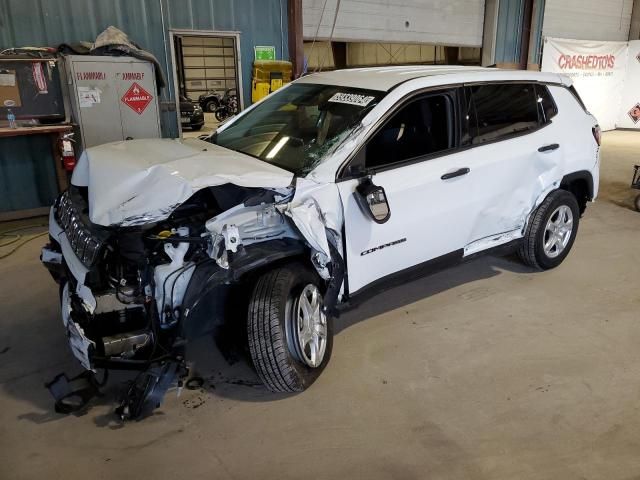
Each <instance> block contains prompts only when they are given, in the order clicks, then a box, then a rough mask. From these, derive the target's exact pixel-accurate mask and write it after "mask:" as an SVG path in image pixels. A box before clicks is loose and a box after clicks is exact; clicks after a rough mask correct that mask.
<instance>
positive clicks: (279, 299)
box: [247, 263, 333, 392]
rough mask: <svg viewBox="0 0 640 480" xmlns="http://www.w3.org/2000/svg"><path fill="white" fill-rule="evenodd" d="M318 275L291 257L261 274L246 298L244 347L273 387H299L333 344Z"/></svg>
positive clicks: (316, 372)
mask: <svg viewBox="0 0 640 480" xmlns="http://www.w3.org/2000/svg"><path fill="white" fill-rule="evenodd" d="M319 285H320V281H319V278H318V276H317V275H316V274H315V273H314V272H312V271H311V270H310V269H308V268H306V267H305V266H303V265H302V264H298V263H294V264H290V265H287V266H284V267H282V268H278V269H275V270H272V271H270V272H267V273H265V274H263V275H262V276H261V277H260V278H259V279H258V281H257V282H256V284H255V287H254V289H253V293H252V295H251V298H250V300H249V311H248V318H247V330H248V340H249V352H250V353H251V359H252V360H253V364H254V366H255V369H256V372H257V373H258V376H259V377H260V380H262V382H263V383H264V384H265V385H266V386H267V388H268V389H269V390H271V391H274V392H301V391H303V390H305V389H306V388H307V387H309V386H310V385H311V384H312V383H313V382H314V381H315V380H316V379H317V378H318V376H319V375H320V373H322V371H323V370H324V368H325V367H326V365H327V363H328V362H329V358H330V357H331V351H332V349H333V322H332V319H331V317H328V316H327V315H325V313H324V311H323V303H322V293H321V290H320V286H319Z"/></svg>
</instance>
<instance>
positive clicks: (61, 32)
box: [0, 0, 289, 137]
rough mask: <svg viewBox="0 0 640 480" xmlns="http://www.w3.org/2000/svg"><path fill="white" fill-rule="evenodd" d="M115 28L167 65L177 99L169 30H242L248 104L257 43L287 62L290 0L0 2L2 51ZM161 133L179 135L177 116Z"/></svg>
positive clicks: (169, 95)
mask: <svg viewBox="0 0 640 480" xmlns="http://www.w3.org/2000/svg"><path fill="white" fill-rule="evenodd" d="M109 25H114V26H116V27H118V28H120V29H121V30H123V31H124V32H126V33H127V34H128V35H129V37H130V38H131V39H132V40H133V41H135V42H136V43H138V44H139V45H140V46H141V47H142V48H144V49H146V50H148V51H150V52H151V53H153V54H154V55H155V56H156V57H157V58H158V60H159V61H160V63H161V64H162V65H163V68H164V70H165V74H166V75H167V79H168V80H169V83H170V85H169V88H168V89H165V92H164V94H163V98H162V100H163V101H173V99H174V98H175V96H174V95H175V92H174V91H173V90H174V89H173V67H172V66H171V50H170V46H169V43H168V42H169V40H170V37H169V30H170V29H188V30H223V31H239V32H240V33H241V36H240V46H241V64H242V74H243V79H242V82H243V89H244V98H245V104H247V105H248V104H249V101H250V98H251V66H252V61H253V47H254V46H255V45H274V46H275V47H276V54H277V56H278V58H283V59H288V57H289V52H288V42H287V0H241V1H238V0H179V1H178V0H55V1H51V0H0V50H1V49H3V48H8V47H17V46H26V45H30V46H43V45H50V46H57V45H58V44H60V43H64V42H68V43H72V42H78V41H81V40H87V41H92V40H94V39H95V37H96V36H97V35H98V34H99V33H100V32H101V31H103V30H104V29H105V28H106V27H108V26H109ZM162 117H163V118H162V124H163V135H164V136H168V137H175V136H177V134H178V130H177V123H176V118H175V112H164V113H163V115H162Z"/></svg>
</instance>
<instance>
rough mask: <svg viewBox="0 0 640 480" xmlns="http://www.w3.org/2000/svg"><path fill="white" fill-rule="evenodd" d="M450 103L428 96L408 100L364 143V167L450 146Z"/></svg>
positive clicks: (442, 97)
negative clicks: (365, 144)
mask: <svg viewBox="0 0 640 480" xmlns="http://www.w3.org/2000/svg"><path fill="white" fill-rule="evenodd" d="M452 112H453V100H452V98H451V97H450V96H449V95H446V94H431V95H427V96H424V97H421V98H418V99H416V100H412V101H410V102H409V103H408V104H407V105H405V106H403V107H402V108H401V109H400V110H399V111H398V112H396V113H395V114H394V115H393V116H392V117H391V118H390V119H389V120H387V122H385V124H384V125H383V126H382V128H381V129H380V130H379V131H378V132H376V134H375V135H374V136H373V137H372V139H371V140H370V141H369V142H368V143H367V146H366V156H365V166H366V168H379V167H384V166H387V165H392V164H394V163H399V162H403V161H406V160H410V159H413V158H418V157H423V156H425V155H430V154H433V153H437V152H441V151H443V150H447V149H449V148H451V147H453V116H452Z"/></svg>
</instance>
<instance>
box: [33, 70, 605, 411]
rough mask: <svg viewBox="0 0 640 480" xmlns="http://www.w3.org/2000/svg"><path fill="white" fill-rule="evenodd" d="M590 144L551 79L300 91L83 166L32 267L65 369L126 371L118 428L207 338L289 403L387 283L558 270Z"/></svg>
mask: <svg viewBox="0 0 640 480" xmlns="http://www.w3.org/2000/svg"><path fill="white" fill-rule="evenodd" d="M599 142H600V129H599V128H598V126H597V124H596V120H595V119H594V118H593V116H591V115H590V114H589V113H588V112H587V111H586V110H585V108H584V105H583V104H582V103H581V101H580V99H579V97H578V95H577V94H576V92H575V90H574V89H573V88H572V86H571V81H570V80H569V79H567V78H565V77H562V76H558V75H555V74H547V73H537V72H529V71H502V70H496V69H482V68H470V67H422V66H420V67H391V68H371V69H355V70H343V71H335V72H326V73H318V74H313V75H309V76H306V77H304V78H302V79H300V80H298V81H295V82H293V83H291V84H289V85H287V86H286V87H284V88H282V89H280V90H278V91H277V92H276V93H274V94H272V95H270V96H269V97H267V98H266V99H264V100H263V101H261V102H259V103H257V104H255V105H253V106H252V107H251V108H249V109H247V110H245V111H244V112H243V113H241V114H240V115H237V116H236V117H235V118H233V119H231V120H230V121H228V122H227V123H225V124H224V125H222V126H221V127H220V128H219V129H218V130H217V132H215V133H214V134H213V135H212V136H211V137H210V138H209V139H208V142H206V141H202V140H131V141H125V142H117V143H112V144H107V145H103V146H99V147H96V148H92V149H89V150H88V151H87V152H85V154H83V156H82V157H81V159H80V161H79V164H78V167H77V168H76V171H75V172H74V176H73V179H72V184H73V185H72V187H71V188H70V189H69V190H68V191H67V192H65V193H64V194H63V195H62V196H61V198H60V199H58V201H57V202H56V204H55V205H54V207H53V208H52V211H51V218H50V222H51V229H50V233H51V243H50V244H49V245H48V246H47V247H46V248H45V249H44V250H43V254H42V259H43V262H44V263H45V264H46V265H47V266H48V267H49V268H50V270H51V271H52V273H53V274H54V277H55V278H56V279H58V280H59V281H60V283H61V292H62V311H63V321H64V324H65V328H66V329H67V334H68V336H69V341H70V343H71V346H72V349H73V353H74V355H75V356H76V357H77V358H78V359H79V361H80V362H81V364H82V365H83V366H84V367H85V368H86V369H88V370H90V371H94V372H95V371H96V369H98V368H132V369H139V370H142V372H143V374H142V375H138V376H137V377H136V379H135V380H134V381H133V382H132V385H131V386H130V388H129V390H128V391H127V395H126V396H125V400H124V402H123V405H122V408H121V409H120V412H121V414H122V415H123V417H134V416H138V415H144V414H145V412H148V411H149V410H150V409H151V408H152V407H153V406H154V405H155V403H157V401H158V398H161V396H162V393H163V391H164V390H165V389H166V387H167V386H168V385H169V384H170V383H171V382H172V381H173V379H174V378H175V377H176V376H180V375H184V374H185V373H186V371H185V370H184V369H183V367H184V345H185V344H186V343H187V340H188V339H190V338H192V337H194V336H196V335H199V334H203V333H205V332H209V331H212V330H215V329H216V327H221V326H223V325H227V326H228V325H236V326H238V325H239V326H242V328H243V329H244V330H243V331H244V333H245V336H244V338H245V339H246V343H247V344H248V350H249V352H250V356H251V358H252V360H253V364H254V365H255V368H256V371H257V373H258V375H259V377H260V379H261V380H262V381H263V382H264V383H265V385H266V386H267V387H268V388H269V389H271V390H273V391H286V392H294V391H301V390H304V389H305V388H307V387H308V386H309V385H310V384H311V383H312V382H313V381H314V380H315V379H316V378H317V377H318V375H319V374H320V372H321V371H322V370H323V369H324V367H325V366H326V364H327V362H328V360H329V357H330V355H331V349H332V335H333V330H332V317H334V316H336V314H337V312H339V310H340V309H341V308H343V307H345V306H349V305H354V304H355V303H356V301H357V300H358V299H359V298H363V297H364V296H365V295H366V293H370V292H372V291H375V290H376V289H378V288H380V287H381V286H383V285H384V284H387V283H388V282H391V283H393V284H397V282H398V281H399V279H401V278H403V277H406V276H415V274H416V272H429V271H432V270H433V269H434V268H442V267H443V266H445V265H449V264H451V263H455V262H460V261H462V260H464V259H467V258H469V257H470V256H473V255H474V254H477V253H479V252H486V251H492V250H494V249H496V248H497V247H500V249H501V250H500V251H503V250H502V249H507V248H509V247H511V248H513V249H517V251H518V253H519V255H520V258H521V259H522V260H523V261H524V262H525V263H526V264H527V265H529V266H531V267H533V268H536V269H549V268H553V267H556V266H557V265H559V264H560V263H561V262H562V261H563V260H564V258H565V257H566V256H567V254H568V253H569V250H570V249H571V246H572V245H573V241H574V239H575V236H576V233H577V230H578V222H579V219H580V216H581V215H582V213H583V212H584V210H585V207H586V205H587V202H588V201H590V200H593V199H594V198H595V196H596V193H597V190H598V168H599ZM55 386H56V385H54V387H55ZM58 386H59V385H58ZM58 390H59V389H58ZM52 391H54V389H52ZM54 393H55V392H54ZM56 396H57V398H58V397H61V394H60V393H58V395H56ZM58 400H60V398H58ZM60 401H61V400H60Z"/></svg>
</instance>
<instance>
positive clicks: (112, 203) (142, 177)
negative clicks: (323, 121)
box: [71, 139, 293, 226]
mask: <svg viewBox="0 0 640 480" xmlns="http://www.w3.org/2000/svg"><path fill="white" fill-rule="evenodd" d="M292 179H293V174H292V173H291V172H288V171H286V170H283V169H281V168H278V167H276V166H274V165H271V164H269V163H267V162H263V161H260V160H258V159H256V158H253V157H250V156H248V155H245V154H242V153H238V152H234V151H232V150H228V149H226V148H223V147H220V146H218V145H213V144H211V143H208V142H204V141H202V140H198V139H185V140H179V139H176V140H171V139H145V140H127V141H123V142H114V143H107V144H105V145H100V146H98V147H93V148H89V149H87V150H86V151H85V152H84V153H83V154H82V156H81V157H80V159H79V161H78V165H77V166H76V169H75V170H74V173H73V177H72V179H71V183H72V184H73V185H76V186H86V187H88V188H89V217H90V219H91V221H92V222H93V223H96V224H98V225H104V226H110V225H120V226H133V225H141V224H144V223H149V222H152V221H159V220H163V219H165V218H167V217H168V216H169V215H170V214H171V212H172V211H173V210H174V209H175V208H176V207H177V206H178V205H180V204H181V203H183V202H184V201H186V200H187V199H188V198H189V197H191V196H192V195H193V194H194V193H195V192H197V191H198V190H200V189H202V188H206V187H213V186H216V185H222V184H225V183H233V184H235V185H238V186H241V187H262V188H274V189H275V188H284V187H287V186H289V185H290V184H291V182H292Z"/></svg>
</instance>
